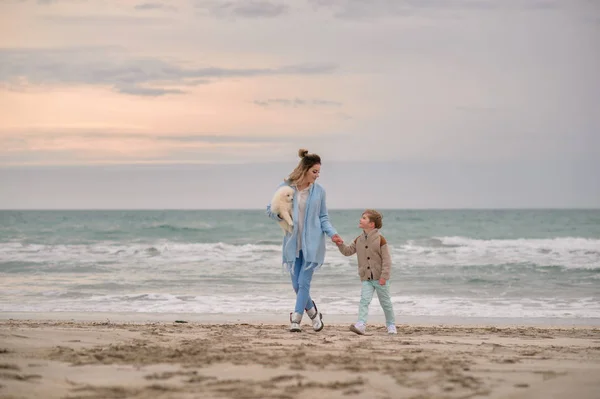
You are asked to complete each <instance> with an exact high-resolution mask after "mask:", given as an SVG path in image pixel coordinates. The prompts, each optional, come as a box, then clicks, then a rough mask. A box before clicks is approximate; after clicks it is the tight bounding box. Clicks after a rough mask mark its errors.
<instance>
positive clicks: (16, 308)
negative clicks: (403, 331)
mask: <svg viewBox="0 0 600 399" xmlns="http://www.w3.org/2000/svg"><path fill="white" fill-rule="evenodd" d="M315 300H317V301H318V302H319V303H320V308H321V311H323V312H325V314H327V313H330V314H340V315H355V314H356V311H357V309H358V300H359V297H358V296H356V295H345V296H330V297H327V298H320V297H316V298H315ZM392 302H393V304H394V310H395V313H396V318H397V321H398V322H399V323H401V322H402V316H436V317H480V318H494V317H506V318H536V317H544V318H600V304H599V302H598V298H597V297H596V298H594V297H588V298H577V299H555V298H512V299H508V298H504V297H498V298H485V299H481V298H466V297H434V296H402V295H399V296H393V297H392ZM293 306H294V301H293V296H292V295H289V292H288V293H285V292H283V291H281V292H277V293H275V294H274V293H266V294H264V295H255V294H252V293H246V294H239V295H210V296H208V295H205V296H202V295H200V296H194V295H187V296H182V295H173V294H166V293H146V294H143V293H141V294H130V295H92V296H87V297H77V298H68V297H67V298H65V297H56V298H52V300H49V298H48V297H45V298H43V299H41V298H37V299H36V298H23V300H20V301H18V302H17V301H15V302H10V303H9V302H5V301H0V311H2V312H9V311H10V312H88V311H92V312H139V313H205V314H244V313H247V314H261V313H265V314H277V313H281V314H282V315H284V314H287V313H288V312H289V310H290V309H293ZM369 313H370V314H371V315H372V316H375V315H379V316H381V315H382V314H383V311H382V310H381V307H380V306H379V302H378V300H377V297H374V298H373V302H372V303H371V306H370V312H369Z"/></svg>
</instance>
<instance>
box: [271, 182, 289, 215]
mask: <svg viewBox="0 0 600 399" xmlns="http://www.w3.org/2000/svg"><path fill="white" fill-rule="evenodd" d="M284 185H285V183H281V184H280V185H279V186H277V189H276V190H275V191H277V190H279V188H280V187H281V186H284ZM267 216H268V217H270V218H271V219H273V220H275V221H277V222H281V221H282V220H283V219H282V218H280V217H279V215H278V214H276V213H273V212H271V204H270V203H269V205H267Z"/></svg>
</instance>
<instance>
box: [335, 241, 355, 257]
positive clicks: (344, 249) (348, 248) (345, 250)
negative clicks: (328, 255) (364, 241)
mask: <svg viewBox="0 0 600 399" xmlns="http://www.w3.org/2000/svg"><path fill="white" fill-rule="evenodd" d="M338 249H339V250H340V252H341V253H342V255H346V256H351V255H354V254H355V253H356V239H354V241H352V244H350V245H346V244H344V243H342V244H338Z"/></svg>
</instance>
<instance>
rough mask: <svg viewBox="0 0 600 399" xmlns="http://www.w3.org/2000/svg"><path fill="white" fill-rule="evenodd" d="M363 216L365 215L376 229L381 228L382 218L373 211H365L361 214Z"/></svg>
mask: <svg viewBox="0 0 600 399" xmlns="http://www.w3.org/2000/svg"><path fill="white" fill-rule="evenodd" d="M363 215H367V217H368V218H369V221H370V222H373V223H375V228H376V229H380V228H382V227H383V216H382V215H381V213H379V212H377V211H376V210H375V209H367V210H365V211H364V212H363Z"/></svg>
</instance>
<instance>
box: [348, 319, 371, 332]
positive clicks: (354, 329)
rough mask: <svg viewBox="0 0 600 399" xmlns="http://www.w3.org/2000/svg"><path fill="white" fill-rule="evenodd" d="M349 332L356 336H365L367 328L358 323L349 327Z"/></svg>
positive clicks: (363, 324)
mask: <svg viewBox="0 0 600 399" xmlns="http://www.w3.org/2000/svg"><path fill="white" fill-rule="evenodd" d="M350 331H352V332H353V333H356V334H358V335H365V332H366V331H367V326H366V325H365V323H361V322H360V321H359V322H358V323H356V324H351V325H350Z"/></svg>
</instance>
